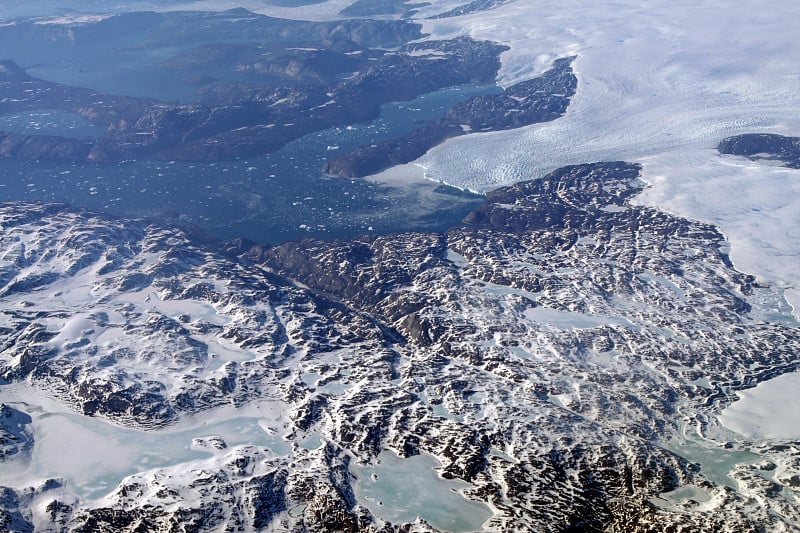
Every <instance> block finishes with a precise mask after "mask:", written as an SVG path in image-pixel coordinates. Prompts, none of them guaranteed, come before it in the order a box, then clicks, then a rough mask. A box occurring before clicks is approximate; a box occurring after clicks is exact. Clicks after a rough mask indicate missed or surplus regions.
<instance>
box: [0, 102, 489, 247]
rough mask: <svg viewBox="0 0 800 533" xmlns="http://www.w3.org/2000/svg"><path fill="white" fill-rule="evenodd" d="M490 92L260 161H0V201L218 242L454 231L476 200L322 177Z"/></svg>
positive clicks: (392, 115) (33, 124)
mask: <svg viewBox="0 0 800 533" xmlns="http://www.w3.org/2000/svg"><path fill="white" fill-rule="evenodd" d="M495 90H497V89H496V88H494V87H458V88H451V89H444V90H441V91H437V92H435V93H431V94H428V95H423V96H421V97H419V98H417V99H416V100H413V101H410V102H403V103H392V104H388V105H386V106H384V108H383V111H382V114H381V117H380V118H379V119H377V120H375V121H373V122H371V123H369V124H361V125H352V126H348V127H346V128H332V129H328V130H325V131H321V132H317V133H313V134H310V135H308V136H306V137H304V138H301V139H299V140H297V141H295V142H293V143H290V144H289V145H287V146H285V147H284V148H283V149H282V150H280V151H278V152H276V153H274V154H270V155H267V156H264V157H261V158H258V159H250V160H240V161H232V162H219V163H179V162H172V163H170V162H154V161H129V162H123V163H112V164H96V163H69V164H65V163H53V162H26V161H12V160H1V161H0V200H3V201H8V200H41V201H55V202H67V203H69V204H72V205H73V206H76V207H84V208H88V209H92V210H97V211H102V212H106V213H110V214H114V215H119V216H135V217H153V218H157V219H161V220H164V219H167V220H171V221H174V222H176V223H180V224H186V225H193V226H197V227H199V228H201V229H202V230H204V231H205V232H206V233H208V235H209V236H211V237H215V238H222V239H225V238H231V237H247V238H249V239H252V240H255V241H257V242H268V243H279V242H284V241H286V240H291V239H297V238H300V237H304V236H315V237H321V238H351V237H354V236H356V235H360V234H363V233H370V232H375V233H391V232H396V231H405V230H425V229H429V230H441V229H446V228H448V227H451V226H453V225H456V224H458V223H460V221H461V220H462V218H463V217H464V216H465V215H466V214H467V213H468V212H469V211H470V210H472V209H474V207H475V206H476V205H478V204H479V203H480V202H481V201H482V198H481V197H479V196H475V195H472V194H467V193H463V192H461V191H458V190H456V189H452V188H449V187H443V186H440V185H438V184H434V183H424V184H419V185H412V186H405V187H388V186H385V185H380V184H376V183H371V182H369V181H366V180H349V179H342V178H330V177H325V176H323V175H322V174H321V172H320V169H321V168H322V165H323V164H324V163H325V161H326V160H327V159H328V158H329V157H331V156H332V155H333V154H336V153H337V152H339V151H343V150H348V149H350V148H352V147H355V146H357V145H360V144H364V143H367V142H374V141H379V140H383V139H388V138H392V137H396V136H398V135H401V134H403V133H405V132H407V131H409V130H411V129H412V128H413V127H414V126H415V124H416V123H417V121H421V120H427V119H430V118H433V117H436V116H438V115H440V114H441V113H443V112H444V111H445V110H446V109H447V108H448V107H450V106H451V105H452V104H453V103H455V102H457V101H459V100H462V99H463V98H465V97H467V96H469V95H473V94H485V93H487V92H492V91H495ZM45 118H48V119H49V120H48V121H45V122H47V128H46V131H47V133H48V134H51V135H70V136H75V135H76V131H77V132H80V133H81V134H83V133H87V132H89V133H91V131H90V130H91V127H90V126H87V125H86V124H83V125H81V124H80V123H75V122H74V119H75V116H72V115H65V114H61V115H56V114H51V115H48V116H47V117H45ZM55 118H59V119H60V120H55ZM77 118H80V117H77ZM2 119H3V121H4V122H3V123H2V124H3V129H11V130H12V131H20V132H31V131H30V130H31V129H34V130H36V128H40V130H37V131H40V132H42V133H43V132H44V131H41V128H42V127H43V126H42V124H43V117H41V116H39V115H38V114H33V113H27V114H17V115H6V116H3V117H2ZM59 128H62V129H61V130H59ZM81 128H88V129H81Z"/></svg>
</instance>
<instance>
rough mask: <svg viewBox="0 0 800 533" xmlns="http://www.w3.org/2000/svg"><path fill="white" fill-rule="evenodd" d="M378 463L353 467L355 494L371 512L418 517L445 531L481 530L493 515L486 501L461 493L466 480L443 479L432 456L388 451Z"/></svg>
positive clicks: (395, 519) (399, 518)
mask: <svg viewBox="0 0 800 533" xmlns="http://www.w3.org/2000/svg"><path fill="white" fill-rule="evenodd" d="M378 459H379V461H380V463H379V464H377V465H375V466H367V467H358V466H356V467H353V468H352V469H351V470H352V471H353V473H354V474H355V476H356V478H357V480H358V481H357V487H356V497H357V498H358V500H359V503H361V504H362V505H364V506H365V507H367V509H369V510H370V512H371V513H372V514H374V515H375V516H377V517H379V518H382V519H384V520H389V521H392V522H395V523H402V522H413V521H414V520H416V518H417V516H419V517H421V518H424V519H425V520H427V521H428V522H429V523H430V524H431V525H432V526H433V527H435V528H437V529H439V530H442V531H478V530H481V529H482V527H481V526H482V524H483V523H484V522H486V521H487V520H488V519H489V518H491V517H492V512H491V510H490V509H489V507H487V506H486V505H484V504H481V503H477V502H473V501H470V500H467V499H466V498H464V496H463V495H462V494H461V493H460V492H458V491H460V490H463V489H465V488H467V487H469V484H468V483H465V482H463V481H450V480H446V479H442V478H440V477H439V476H438V475H437V474H436V471H435V470H434V468H436V467H438V466H441V465H440V463H439V461H437V460H436V459H435V458H434V457H432V456H430V455H417V456H414V457H409V458H407V459H403V458H400V457H399V456H397V455H395V454H394V453H392V452H388V451H385V452H383V453H381V454H380V456H379V457H378Z"/></svg>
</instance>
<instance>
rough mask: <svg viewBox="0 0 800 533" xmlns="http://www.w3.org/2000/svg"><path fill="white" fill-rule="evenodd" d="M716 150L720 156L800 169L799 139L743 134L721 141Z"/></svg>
mask: <svg viewBox="0 0 800 533" xmlns="http://www.w3.org/2000/svg"><path fill="white" fill-rule="evenodd" d="M717 150H718V151H719V153H721V154H730V155H740V156H744V157H747V158H749V159H751V160H753V161H760V160H774V161H779V162H782V163H783V164H784V165H786V166H787V167H790V168H800V137H785V136H783V135H777V134H774V133H745V134H743V135H736V136H734V137H728V138H727V139H723V140H722V142H720V143H719V145H718V146H717Z"/></svg>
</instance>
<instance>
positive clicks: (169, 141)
mask: <svg viewBox="0 0 800 533" xmlns="http://www.w3.org/2000/svg"><path fill="white" fill-rule="evenodd" d="M38 22H40V21H37V20H33V21H15V22H13V23H10V24H8V25H4V26H3V27H0V43H3V42H8V43H13V42H14V41H15V38H16V39H28V40H29V42H33V43H36V42H38V41H40V40H46V41H55V42H72V43H73V45H76V46H77V45H80V44H81V43H83V42H91V40H92V39H100V38H101V37H102V38H105V37H107V38H108V39H112V40H111V41H110V42H109V43H106V42H105V41H103V42H104V46H106V45H107V46H110V45H111V44H110V43H118V44H119V45H120V46H131V43H129V42H128V41H124V40H123V41H119V40H120V39H122V38H123V37H124V38H127V39H133V42H134V43H142V42H144V43H146V46H147V47H152V48H153V49H154V50H158V49H160V48H159V47H161V48H164V49H165V50H166V52H165V54H166V55H167V57H166V59H164V60H163V61H161V62H160V64H159V65H158V67H159V68H161V69H167V72H168V73H169V75H174V76H184V77H186V78H191V79H195V80H196V84H197V85H199V88H198V91H199V93H200V95H201V97H200V100H199V101H197V102H192V103H175V102H165V101H158V100H154V99H149V98H141V97H131V96H115V95H111V94H107V93H104V92H102V91H97V90H92V89H88V88H82V87H74V86H69V85H64V84H59V83H54V82H49V81H46V80H43V79H40V78H36V77H33V76H30V75H28V74H27V73H26V71H25V70H24V69H22V68H21V67H20V66H19V65H17V64H16V63H15V62H13V61H12V60H10V59H7V60H4V61H0V89H2V92H3V98H2V101H0V113H2V114H8V113H20V112H26V111H32V110H35V111H42V110H52V111H59V112H65V113H73V114H77V115H80V116H82V117H83V118H85V119H86V120H88V121H89V122H90V123H92V124H93V125H95V126H97V127H100V128H102V130H103V131H104V133H102V134H101V135H100V136H99V137H98V138H95V139H70V138H66V137H60V136H52V135H51V136H45V135H23V134H14V133H9V132H0V157H5V158H17V159H25V160H55V161H86V160H88V161H97V162H116V161H126V160H134V159H155V160H168V161H218V160H232V159H236V158H239V157H252V156H258V155H263V154H266V153H271V152H274V151H276V150H278V149H280V148H281V147H283V146H284V145H286V144H287V143H289V142H291V141H293V140H296V139H298V138H300V137H302V136H304V135H307V134H309V133H312V132H315V131H320V130H324V129H327V128H330V127H333V126H342V127H343V126H347V125H351V124H354V123H360V122H367V121H369V120H372V119H374V118H376V117H377V116H378V115H379V114H380V107H381V105H382V104H385V103H387V102H393V101H403V100H411V99H413V98H415V97H417V96H419V95H421V94H425V93H429V92H432V91H435V90H437V89H441V88H444V87H452V86H457V85H464V84H491V83H494V80H495V77H496V75H497V72H498V70H499V68H500V61H499V55H500V53H502V52H503V51H505V50H506V47H504V46H502V45H499V44H496V43H491V42H484V41H474V40H472V39H469V38H456V39H451V40H447V41H432V40H431V41H424V42H421V43H420V42H412V41H415V40H418V39H420V38H421V37H423V35H422V34H421V32H420V26H419V25H418V24H415V23H412V22H406V21H391V20H386V21H378V20H347V21H339V22H333V23H311V22H299V21H290V20H282V19H273V18H270V17H265V16H261V15H256V14H254V13H250V12H248V11H246V10H232V11H226V12H223V13H216V14H212V13H202V12H186V13H160V14H156V13H130V14H124V15H115V16H111V17H107V18H104V19H101V20H98V21H94V22H93V23H91V24H77V25H76V24H39V23H38ZM148 24H149V26H148ZM43 32H44V33H43ZM115 32H117V33H118V35H115ZM138 46H144V45H142V44H139V45H138ZM423 52H425V53H423ZM159 72H161V71H159ZM159 75H164V74H163V72H162V73H161V74H159Z"/></svg>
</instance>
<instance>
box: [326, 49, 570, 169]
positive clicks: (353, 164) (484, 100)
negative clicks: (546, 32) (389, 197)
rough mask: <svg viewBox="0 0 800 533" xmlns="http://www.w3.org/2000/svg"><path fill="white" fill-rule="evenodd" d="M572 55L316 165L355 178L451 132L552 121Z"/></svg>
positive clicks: (566, 89)
mask: <svg viewBox="0 0 800 533" xmlns="http://www.w3.org/2000/svg"><path fill="white" fill-rule="evenodd" d="M573 59H574V58H564V59H559V60H557V61H555V64H554V65H553V68H552V69H551V70H549V71H547V72H545V73H544V74H542V75H541V76H539V77H537V78H533V79H531V80H527V81H524V82H521V83H518V84H516V85H513V86H511V87H509V88H507V89H505V90H504V91H503V92H502V93H501V94H495V95H484V96H474V97H472V98H469V99H467V100H465V101H463V102H460V103H458V104H456V105H454V106H453V107H451V108H450V109H449V110H447V112H446V113H445V114H444V116H442V117H440V118H439V119H437V120H431V121H428V122H426V123H424V124H421V125H420V126H418V127H417V128H415V129H413V130H412V131H410V132H409V133H407V134H405V135H403V136H402V137H399V138H397V139H390V140H388V141H383V142H377V143H372V144H369V145H365V146H360V147H358V148H356V149H355V150H352V151H350V152H348V153H346V154H344V155H341V156H338V157H336V158H333V159H331V160H330V161H328V162H327V163H326V164H325V166H324V167H323V169H322V170H323V172H325V173H327V174H335V175H337V176H341V177H345V178H360V177H363V176H368V175H370V174H374V173H376V172H378V171H380V170H384V169H386V168H389V167H391V166H394V165H401V164H404V163H409V162H411V161H414V160H415V159H418V158H419V157H420V156H422V155H424V154H425V152H427V151H428V150H430V149H431V148H433V147H434V146H436V145H437V144H440V143H442V142H444V141H445V140H447V139H449V138H452V137H458V136H460V135H466V134H469V133H472V132H487V131H502V130H509V129H515V128H521V127H523V126H530V125H532V124H538V123H541V122H549V121H551V120H555V119H557V118H558V117H560V116H562V115H563V114H564V113H565V112H566V110H567V107H568V106H569V102H570V99H571V98H572V96H574V95H575V90H576V88H577V85H578V79H577V77H576V76H575V75H574V74H573V72H572V68H571V67H570V63H571V62H572V60H573Z"/></svg>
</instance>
